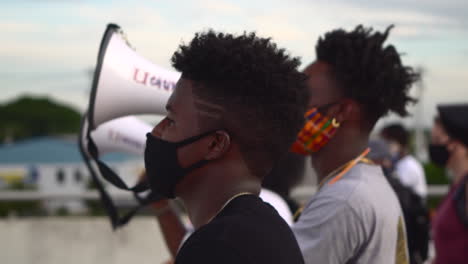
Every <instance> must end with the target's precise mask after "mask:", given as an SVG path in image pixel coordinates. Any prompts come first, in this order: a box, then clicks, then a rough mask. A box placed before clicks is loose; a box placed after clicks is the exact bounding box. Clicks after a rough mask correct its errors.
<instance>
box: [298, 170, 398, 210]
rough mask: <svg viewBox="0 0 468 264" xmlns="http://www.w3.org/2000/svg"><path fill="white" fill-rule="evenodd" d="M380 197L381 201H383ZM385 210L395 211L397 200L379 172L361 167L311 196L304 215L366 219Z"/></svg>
mask: <svg viewBox="0 0 468 264" xmlns="http://www.w3.org/2000/svg"><path fill="white" fill-rule="evenodd" d="M383 197H384V198H383ZM387 206H390V207H392V208H393V207H395V210H397V209H398V208H399V204H398V199H397V197H396V195H395V193H394V191H393V190H392V188H391V186H390V184H389V183H388V181H387V180H386V178H385V176H384V175H383V173H382V171H381V169H380V168H378V167H376V166H371V165H366V164H362V165H360V166H356V168H353V170H351V171H350V173H349V174H348V175H345V176H343V178H342V179H341V180H339V181H337V182H336V183H334V184H332V185H329V186H325V187H324V188H323V189H322V190H320V191H319V192H318V193H316V194H315V195H314V197H313V198H312V199H311V201H310V202H309V204H308V206H307V207H306V208H305V210H304V213H305V214H312V215H322V216H324V215H329V216H330V217H334V216H342V217H354V218H363V217H365V218H368V216H369V215H376V214H379V211H383V210H382V208H385V207H387Z"/></svg>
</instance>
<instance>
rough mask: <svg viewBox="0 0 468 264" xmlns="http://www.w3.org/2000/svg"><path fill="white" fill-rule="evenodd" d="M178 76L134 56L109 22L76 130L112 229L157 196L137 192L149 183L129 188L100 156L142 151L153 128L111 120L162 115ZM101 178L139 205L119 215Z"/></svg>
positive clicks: (140, 183) (134, 121)
mask: <svg viewBox="0 0 468 264" xmlns="http://www.w3.org/2000/svg"><path fill="white" fill-rule="evenodd" d="M179 77H180V73H177V72H173V71H169V70H166V69H163V68H162V67H160V66H158V65H155V64H153V63H151V62H150V61H149V60H147V59H145V58H144V57H142V56H141V55H139V54H137V53H136V52H135V51H134V50H133V49H132V48H131V46H130V45H129V43H128V41H127V40H126V38H125V36H124V34H123V32H122V30H121V29H120V27H119V26H117V25H115V24H109V25H108V26H107V29H106V31H105V33H104V36H103V38H102V41H101V45H100V49H99V53H98V58H97V64H96V68H95V71H94V78H93V82H92V87H91V95H90V99H89V105H88V111H87V113H86V114H85V115H84V117H83V121H82V125H81V129H80V136H79V147H80V150H81V154H82V156H83V159H84V161H85V163H86V165H87V167H88V169H89V171H90V173H91V176H92V178H93V181H94V183H95V185H96V187H97V190H98V191H99V193H100V196H101V200H102V202H103V204H104V207H105V208H106V210H107V212H108V215H109V217H110V220H111V224H112V227H113V228H114V229H116V228H118V227H120V226H123V225H125V224H126V223H127V222H128V221H129V220H130V218H131V217H132V216H133V215H134V214H135V213H136V211H137V210H138V208H140V207H141V206H143V205H145V204H148V203H150V202H152V201H155V200H157V199H158V197H157V195H156V194H153V193H152V192H150V193H149V195H147V196H145V197H143V196H141V195H140V194H141V193H143V192H144V191H146V190H147V189H148V186H147V183H145V182H139V183H138V184H137V185H136V186H133V187H128V186H127V184H126V183H125V182H124V181H123V180H122V179H121V178H120V177H119V176H118V175H117V174H115V172H114V171H113V170H112V169H111V168H109V167H108V166H107V165H106V164H105V163H104V162H102V161H101V160H100V156H101V155H102V154H104V153H107V152H113V151H116V150H124V151H126V152H133V153H135V154H140V155H141V154H143V151H144V146H145V142H146V137H145V134H146V133H147V132H150V131H151V127H150V126H149V125H147V124H143V123H141V122H139V121H137V120H135V119H132V118H126V119H117V120H115V121H112V120H114V119H116V118H121V117H125V116H132V115H137V114H157V115H161V114H165V112H166V110H165V104H166V101H167V99H168V98H169V96H170V94H171V93H172V91H173V90H174V88H175V85H176V82H177V80H178V79H179ZM108 121H110V122H108ZM106 122H107V123H106ZM122 127H125V129H124V130H122ZM142 135H143V137H142ZM96 168H97V169H96ZM101 178H104V179H106V180H107V181H109V182H110V183H112V184H113V185H114V186H116V187H118V188H120V189H124V190H129V191H132V192H133V194H134V197H135V198H136V200H137V201H138V203H139V204H140V206H138V207H136V208H135V209H134V210H132V211H130V213H128V214H126V215H125V216H123V217H120V216H119V213H118V210H117V208H116V206H115V205H114V203H113V201H112V199H111V197H110V195H109V194H108V193H107V191H106V189H105V188H104V186H103V184H102V183H101V181H100V179H101Z"/></svg>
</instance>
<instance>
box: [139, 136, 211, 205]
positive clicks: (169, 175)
mask: <svg viewBox="0 0 468 264" xmlns="http://www.w3.org/2000/svg"><path fill="white" fill-rule="evenodd" d="M213 132H214V131H208V132H205V133H203V134H200V135H198V136H194V137H190V138H187V139H185V140H182V141H179V142H169V141H166V140H162V139H160V138H158V137H155V136H153V135H152V134H151V133H148V134H147V135H146V138H147V139H146V149H145V168H146V174H147V177H148V183H149V185H150V188H151V190H152V191H153V192H155V193H157V194H159V195H162V196H164V197H165V198H175V193H174V192H175V187H176V185H177V183H179V182H180V181H181V180H182V178H183V177H184V176H185V175H187V174H188V173H189V172H191V171H192V170H195V169H197V168H200V167H202V166H203V165H205V164H206V163H207V162H208V160H205V159H202V160H200V161H198V162H196V163H194V164H192V165H191V166H189V167H187V168H182V167H181V166H180V164H179V161H178V157H177V149H178V148H180V147H183V146H185V145H188V144H191V143H193V142H195V141H197V140H199V139H201V138H203V137H205V136H207V135H209V134H211V133H213Z"/></svg>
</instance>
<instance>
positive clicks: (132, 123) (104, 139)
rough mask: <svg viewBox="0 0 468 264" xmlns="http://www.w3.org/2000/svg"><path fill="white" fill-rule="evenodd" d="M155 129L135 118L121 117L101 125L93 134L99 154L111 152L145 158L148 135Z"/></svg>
mask: <svg viewBox="0 0 468 264" xmlns="http://www.w3.org/2000/svg"><path fill="white" fill-rule="evenodd" d="M152 128H153V127H152V126H151V125H149V124H148V123H146V122H144V121H142V120H140V119H138V118H136V117H134V116H126V117H120V118H116V119H113V120H110V121H108V122H105V123H103V124H101V125H100V126H99V127H98V128H97V129H95V130H94V131H92V132H91V137H92V138H93V140H94V142H95V143H96V146H97V148H98V149H99V154H100V155H104V154H106V153H111V152H123V153H130V154H134V155H138V156H143V154H144V151H145V144H146V133H148V132H149V131H151V129H152Z"/></svg>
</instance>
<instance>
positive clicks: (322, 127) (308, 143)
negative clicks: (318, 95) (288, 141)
mask: <svg viewBox="0 0 468 264" xmlns="http://www.w3.org/2000/svg"><path fill="white" fill-rule="evenodd" d="M305 118H306V123H305V125H304V127H303V128H302V130H301V131H300V132H299V134H298V135H297V138H296V141H295V142H294V143H293V145H292V147H291V151H292V152H294V153H297V154H301V155H304V156H306V155H310V154H311V153H313V152H317V151H319V150H320V149H321V148H322V147H323V146H325V144H327V143H328V141H330V139H331V138H332V137H333V135H334V134H335V133H336V129H337V128H338V127H339V126H340V124H339V123H338V122H336V119H335V118H332V119H331V118H329V117H327V116H324V115H322V114H320V113H319V112H318V110H317V108H312V109H311V110H309V111H308V112H307V113H306V114H305Z"/></svg>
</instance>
